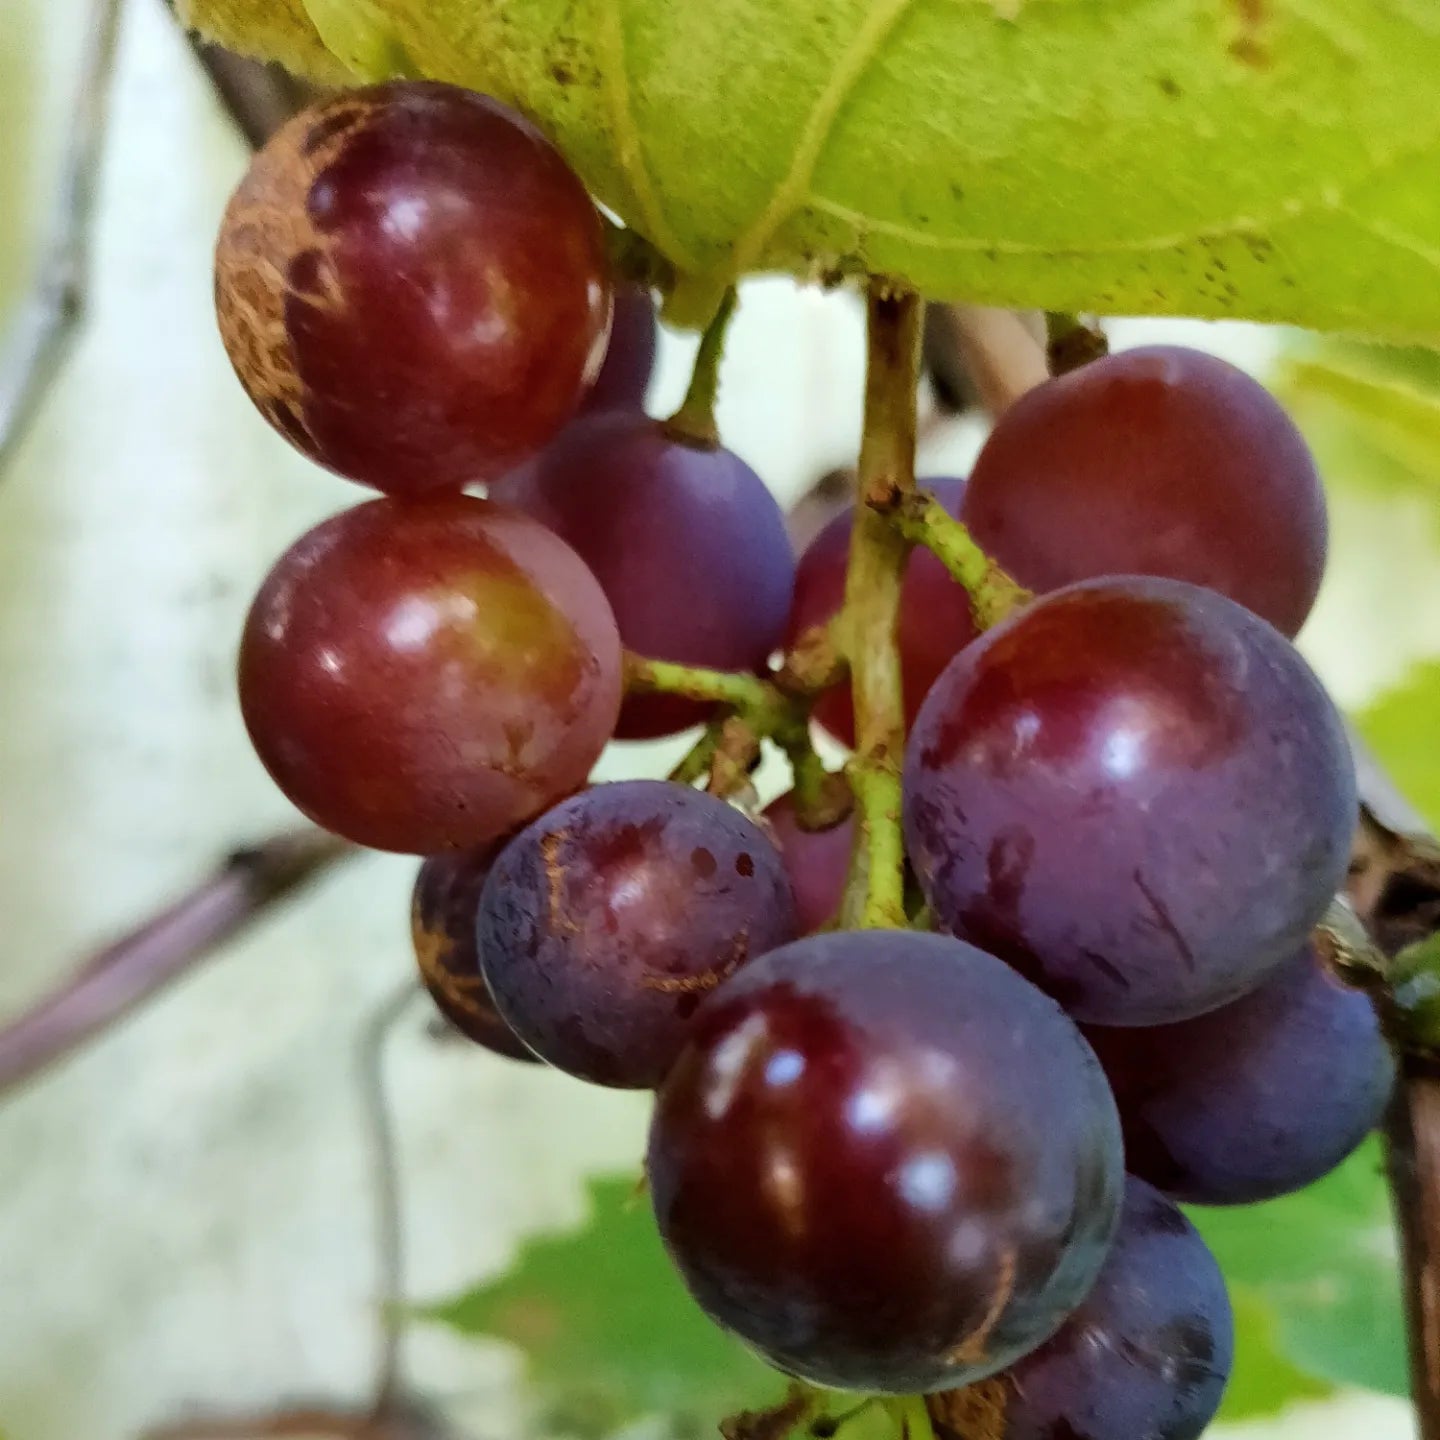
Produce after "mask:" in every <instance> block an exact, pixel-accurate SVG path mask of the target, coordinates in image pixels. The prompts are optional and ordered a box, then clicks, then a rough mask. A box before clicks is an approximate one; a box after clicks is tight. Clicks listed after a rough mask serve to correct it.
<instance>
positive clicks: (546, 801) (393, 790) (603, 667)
mask: <svg viewBox="0 0 1440 1440" xmlns="http://www.w3.org/2000/svg"><path fill="white" fill-rule="evenodd" d="M620 687H621V666H620V639H619V636H618V635H617V633H616V630H615V621H614V618H613V617H612V616H611V614H610V607H609V605H608V604H607V603H606V601H605V596H604V595H603V593H602V592H601V590H600V587H599V586H598V585H597V584H596V583H595V579H594V577H593V576H592V575H591V574H590V572H589V571H588V570H587V569H586V568H585V565H584V563H583V562H582V561H581V560H580V559H579V557H578V556H577V555H576V554H575V553H574V552H573V551H572V550H571V549H570V548H569V547H568V546H567V545H566V544H565V543H564V541H562V540H560V539H558V538H557V537H556V536H554V535H552V534H551V533H550V532H549V531H548V530H546V529H545V528H544V527H543V526H541V525H537V524H536V523H535V522H534V521H533V520H531V519H529V518H528V517H526V516H524V515H519V514H516V513H515V512H513V511H508V510H505V509H503V508H502V507H501V506H498V505H493V504H491V503H490V502H489V501H486V500H476V499H473V498H471V497H469V496H466V495H451V496H441V497H436V498H434V499H431V500H425V501H415V502H410V503H406V504H401V503H398V502H396V501H392V500H376V501H372V502H371V503H369V504H368V505H361V506H359V507H357V508H356V509H354V510H347V511H345V512H344V513H342V514H340V515H336V516H334V517H333V518H332V519H330V520H327V521H325V522H324V523H323V524H321V525H319V526H317V527H316V528H315V529H314V530H312V531H310V533H309V534H308V535H305V536H303V537H302V538H301V539H300V540H299V541H297V542H296V544H295V545H293V546H292V547H291V548H290V550H288V551H287V552H286V553H285V555H284V556H282V557H281V559H280V561H279V563H278V564H277V565H276V566H275V568H274V569H273V570H272V571H271V572H270V575H269V577H268V578H267V579H266V581H265V584H264V585H263V586H262V588H261V590H260V593H259V595H258V596H257V597H256V600H255V604H254V606H253V607H252V608H251V611H250V617H249V620H248V621H247V622H246V626H245V635H244V640H243V642H242V644H241V649H240V703H241V708H242V710H243V711H244V715H245V723H246V725H247V726H248V728H249V730H250V738H251V740H252V741H253V742H254V745H255V749H256V751H257V753H258V754H259V756H260V758H261V760H262V761H264V763H265V766H266V768H267V769H268V770H269V771H270V773H271V775H272V776H274V778H275V780H276V782H277V783H278V784H279V786H280V788H281V789H282V790H284V792H285V793H286V794H287V795H288V796H289V797H290V799H291V800H292V801H294V803H295V804H296V805H298V806H299V807H300V809H301V810H303V811H304V812H305V813H306V814H307V815H309V816H310V818H311V819H313V820H314V821H316V823H317V824H320V825H324V826H326V827H327V828H328V829H331V830H334V831H336V832H337V833H338V834H341V835H344V836H346V837H347V838H348V839H351V840H354V841H356V842H358V843H359V844H361V845H370V846H373V847H374V848H375V849H377V850H401V851H409V852H411V853H414V854H420V855H431V854H437V853H439V852H440V851H443V850H454V849H465V848H468V847H471V846H476V845H482V844H484V843H486V842H487V841H490V840H494V839H496V838H498V837H499V836H501V835H505V834H508V833H509V832H510V831H512V830H514V829H515V828H516V827H517V826H518V825H521V824H523V823H524V822H525V821H526V820H528V819H530V818H531V817H532V816H533V815H535V814H537V813H538V812H539V811H541V810H543V809H544V808H545V807H546V806H547V805H550V804H552V803H553V802H554V801H556V800H557V799H559V798H560V797H561V796H563V795H567V794H569V793H570V792H571V791H573V790H575V789H577V788H578V787H579V786H580V785H582V784H583V783H584V782H585V779H586V777H587V775H588V774H589V771H590V767H591V766H592V765H593V764H594V763H595V760H596V759H597V758H598V756H599V754H600V751H601V750H602V749H603V748H604V745H605V743H606V741H607V740H608V739H609V738H610V732H611V730H612V728H613V727H614V723H615V717H616V715H617V713H618V711H619V707H620Z"/></svg>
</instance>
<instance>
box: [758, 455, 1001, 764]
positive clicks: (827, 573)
mask: <svg viewBox="0 0 1440 1440" xmlns="http://www.w3.org/2000/svg"><path fill="white" fill-rule="evenodd" d="M925 488H926V489H927V490H929V491H930V492H931V493H932V494H933V495H934V496H935V498H936V499H937V500H939V501H940V503H941V504H942V505H943V506H944V507H945V508H946V509H947V510H948V511H949V512H950V513H951V514H952V515H954V514H956V513H957V512H958V511H959V509H960V501H961V497H962V496H963V495H964V493H965V482H964V481H963V480H927V481H925ZM854 526H855V511H854V507H853V506H852V507H851V508H850V509H849V510H847V511H846V512H845V513H844V514H843V515H837V516H836V517H835V519H833V520H832V521H831V522H830V523H829V524H828V525H827V526H826V527H825V528H824V529H823V530H822V531H821V532H820V533H819V534H818V535H817V536H816V537H815V538H814V539H813V540H812V541H811V542H810V544H809V545H808V546H807V547H806V549H805V553H804V554H803V555H802V556H801V557H800V565H799V568H798V569H797V570H796V572H795V603H794V605H793V606H792V607H791V611H790V623H789V627H788V629H787V631H786V640H785V643H786V644H787V646H788V645H793V644H794V643H795V642H796V641H797V640H799V639H800V637H801V636H802V635H804V633H805V632H806V631H807V630H809V629H810V628H811V627H812V626H814V625H824V624H827V623H828V622H829V621H831V620H833V619H834V618H835V616H836V615H838V614H839V613H840V608H841V606H842V605H844V603H845V570H846V566H847V564H848V563H849V559H850V533H851V531H852V530H853V529H854ZM977 634H979V631H978V630H977V629H976V628H975V616H974V613H973V611H972V610H971V608H970V597H969V595H968V594H966V592H965V589H964V587H963V586H961V585H960V584H959V583H958V582H957V581H956V580H955V579H954V578H953V577H952V576H951V574H950V572H949V571H948V570H947V569H946V568H945V567H944V565H942V564H941V563H940V561H939V560H937V559H936V558H935V556H934V555H932V554H931V553H930V552H929V551H928V550H923V549H917V550H915V551H914V552H912V554H911V556H910V558H909V560H908V561H907V562H906V566H905V580H904V586H903V589H902V590H901V592H900V623H899V626H898V629H897V631H896V636H895V640H896V644H898V645H899V647H900V669H901V678H902V681H903V684H904V689H905V719H906V723H907V724H913V723H914V720H915V716H916V715H917V714H918V713H919V711H920V705H921V703H922V702H923V701H924V699H925V696H926V695H927V694H928V693H929V690H930V687H931V686H932V685H933V684H934V683H935V681H936V680H937V679H938V678H939V677H940V673H941V671H943V670H944V669H945V667H946V666H947V665H948V664H949V663H950V661H951V660H952V659H953V658H954V656H955V653H956V652H957V651H958V650H960V649H961V648H963V647H964V646H966V645H968V644H969V643H970V642H971V641H972V640H973V639H974V638H975V636H976V635H977ZM815 718H816V719H817V720H818V721H819V722H820V724H822V725H823V726H824V727H825V728H826V729H827V730H828V731H829V732H830V733H831V734H832V735H833V736H835V738H836V739H837V740H839V741H841V742H842V743H844V744H846V745H853V744H854V743H855V715H854V708H853V701H852V700H851V696H850V686H849V684H848V683H845V684H841V685H837V686H836V687H835V688H834V689H833V690H828V691H826V692H825V694H824V695H822V696H821V697H820V700H819V702H818V703H817V704H816V706H815Z"/></svg>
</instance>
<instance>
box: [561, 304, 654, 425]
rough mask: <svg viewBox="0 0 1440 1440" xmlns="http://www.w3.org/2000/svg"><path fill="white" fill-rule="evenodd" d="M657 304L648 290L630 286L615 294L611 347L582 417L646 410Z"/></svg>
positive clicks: (583, 408) (652, 360)
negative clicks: (615, 411)
mask: <svg viewBox="0 0 1440 1440" xmlns="http://www.w3.org/2000/svg"><path fill="white" fill-rule="evenodd" d="M657 328H658V327H657V325H656V322H655V302H654V300H652V299H651V298H650V292H649V291H648V290H641V289H640V288H638V287H637V286H634V285H627V286H626V287H625V288H624V289H622V290H618V291H617V292H616V294H615V321H614V323H613V324H612V325H611V327H610V346H609V348H608V349H607V350H606V351H605V363H604V365H602V366H601V367H600V374H599V375H598V376H596V379H595V384H594V385H593V386H592V387H591V390H590V393H589V395H587V396H586V397H585V403H584V404H583V405H582V406H581V407H580V408H581V411H582V413H584V414H592V413H594V412H596V411H600V410H643V409H644V408H645V392H646V391H647V390H648V389H649V388H650V376H651V375H652V374H653V373H654V370H655V348H656V340H657V338H658V337H657V334H656V331H657Z"/></svg>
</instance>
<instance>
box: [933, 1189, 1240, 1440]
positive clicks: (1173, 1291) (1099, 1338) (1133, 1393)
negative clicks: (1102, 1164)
mask: <svg viewBox="0 0 1440 1440" xmlns="http://www.w3.org/2000/svg"><path fill="white" fill-rule="evenodd" d="M1234 1329H1235V1326H1234V1318H1233V1316H1232V1315H1231V1311H1230V1297H1229V1295H1228V1294H1227V1293H1226V1290H1225V1280H1224V1277H1223V1276H1222V1275H1221V1273H1220V1267H1219V1266H1218V1265H1217V1264H1216V1263H1215V1257H1214V1256H1213V1255H1212V1254H1211V1253H1210V1251H1209V1248H1208V1247H1207V1246H1206V1244H1205V1242H1204V1240H1202V1239H1201V1238H1200V1234H1199V1232H1198V1231H1197V1230H1196V1229H1195V1227H1194V1226H1193V1225H1191V1223H1190V1222H1189V1221H1188V1220H1187V1219H1186V1218H1185V1217H1184V1215H1182V1214H1181V1213H1180V1211H1179V1210H1177V1209H1176V1208H1175V1206H1174V1205H1172V1204H1171V1203H1170V1201H1168V1200H1166V1199H1165V1197H1164V1196H1163V1195H1157V1194H1156V1193H1155V1191H1153V1190H1152V1189H1151V1188H1150V1187H1149V1186H1148V1185H1146V1184H1145V1183H1144V1182H1143V1181H1141V1180H1136V1179H1134V1178H1133V1177H1131V1178H1128V1179H1127V1180H1126V1182H1125V1206H1124V1210H1123V1211H1122V1213H1121V1219H1120V1228H1119V1230H1118V1231H1116V1234H1115V1243H1114V1244H1113V1245H1112V1246H1111V1247H1110V1253H1109V1255H1108V1256H1107V1257H1106V1260H1105V1265H1104V1268H1103V1269H1102V1270H1101V1271H1100V1278H1099V1279H1098V1280H1097V1281H1096V1282H1095V1288H1094V1289H1093V1290H1091V1292H1090V1294H1089V1295H1088V1296H1087V1297H1086V1298H1085V1300H1084V1301H1083V1302H1082V1303H1081V1305H1080V1308H1079V1309H1078V1310H1076V1311H1075V1313H1074V1314H1073V1315H1071V1316H1070V1318H1069V1319H1068V1320H1066V1322H1065V1323H1064V1324H1063V1325H1062V1326H1061V1327H1060V1329H1059V1330H1058V1331H1057V1332H1056V1333H1055V1335H1054V1336H1052V1337H1051V1338H1050V1339H1049V1340H1047V1341H1046V1342H1045V1344H1044V1345H1042V1346H1041V1347H1040V1348H1039V1349H1038V1350H1035V1351H1033V1352H1032V1353H1031V1354H1029V1355H1027V1356H1025V1358H1024V1359H1023V1360H1020V1361H1019V1362H1018V1363H1017V1364H1015V1365H1014V1366H1012V1367H1011V1368H1010V1369H1009V1370H1007V1371H1005V1373H1004V1374H1002V1375H997V1376H995V1377H994V1378H993V1379H990V1380H987V1381H983V1382H982V1383H981V1384H980V1385H979V1386H977V1387H975V1389H974V1390H971V1391H962V1392H960V1393H959V1394H956V1395H941V1396H936V1397H935V1400H934V1402H932V1403H933V1406H934V1409H935V1410H936V1412H937V1417H936V1418H937V1421H938V1423H937V1426H936V1431H937V1434H938V1435H939V1437H940V1440H971V1437H978V1436H982V1435H983V1436H984V1437H985V1440H1197V1437H1198V1436H1199V1435H1200V1434H1201V1432H1202V1431H1203V1430H1204V1429H1205V1427H1206V1426H1207V1425H1208V1424H1209V1423H1210V1421H1211V1419H1212V1418H1213V1417H1214V1415H1215V1412H1216V1410H1217V1409H1219V1406H1220V1398H1221V1396H1222V1395H1223V1394H1224V1391H1225V1382H1226V1380H1227V1379H1228V1378H1229V1375H1230V1366H1231V1362H1232V1360H1233V1358H1234V1344H1235V1335H1234ZM967 1421H968V1422H969V1423H967Z"/></svg>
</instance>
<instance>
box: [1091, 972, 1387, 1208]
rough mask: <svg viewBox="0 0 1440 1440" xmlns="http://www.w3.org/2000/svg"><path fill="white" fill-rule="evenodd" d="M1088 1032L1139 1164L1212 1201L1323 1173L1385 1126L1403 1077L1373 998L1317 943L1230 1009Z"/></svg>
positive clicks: (1260, 1196)
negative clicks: (1335, 968)
mask: <svg viewBox="0 0 1440 1440" xmlns="http://www.w3.org/2000/svg"><path fill="white" fill-rule="evenodd" d="M1086 1035H1087V1038H1088V1039H1089V1040H1090V1043H1091V1044H1092V1045H1093V1046H1094V1047H1095V1051H1096V1053H1097V1054H1098V1055H1099V1057H1100V1063H1101V1064H1102V1065H1103V1066H1104V1067H1105V1073H1106V1074H1107V1075H1108V1076H1109V1079H1110V1084H1111V1087H1112V1088H1113V1089H1114V1091H1115V1099H1116V1103H1117V1104H1118V1105H1119V1108H1120V1119H1121V1123H1122V1125H1123V1126H1124V1130H1125V1156H1126V1163H1127V1166H1128V1168H1129V1169H1130V1170H1132V1171H1134V1172H1135V1174H1137V1175H1140V1176H1143V1177H1144V1178H1145V1179H1146V1180H1148V1181H1149V1182H1150V1183H1151V1184H1152V1185H1154V1186H1156V1187H1157V1188H1159V1189H1161V1190H1163V1191H1165V1192H1166V1194H1169V1195H1174V1196H1175V1197H1176V1198H1177V1199H1180V1200H1186V1201H1189V1202H1190V1203H1192V1204H1198V1205H1248V1204H1251V1203H1253V1202H1255V1201H1257V1200H1272V1199H1274V1198H1275V1197H1276V1196H1279V1195H1286V1194H1289V1193H1290V1192H1291V1191H1293V1190H1300V1189H1303V1188H1304V1187H1305V1186H1306V1185H1310V1184H1312V1183H1313V1182H1314V1181H1316V1180H1318V1179H1320V1177H1321V1176H1322V1175H1326V1174H1328V1173H1329V1172H1330V1171H1331V1170H1333V1169H1334V1168H1335V1166H1337V1165H1338V1164H1339V1163H1340V1162H1341V1161H1342V1160H1343V1159H1344V1158H1345V1157H1346V1156H1347V1155H1349V1154H1350V1152H1351V1151H1352V1150H1354V1149H1355V1147H1356V1146H1357V1145H1358V1144H1359V1143H1360V1142H1361V1141H1362V1140H1363V1139H1364V1138H1365V1136H1366V1135H1367V1134H1369V1133H1370V1131H1371V1130H1372V1129H1374V1127H1375V1126H1376V1125H1377V1124H1378V1123H1379V1120H1380V1117H1381V1115H1382V1114H1383V1113H1384V1110H1385V1105H1386V1102H1387V1101H1388V1100H1389V1098H1390V1092H1391V1091H1392V1089H1393V1088H1394V1085H1395V1060H1394V1057H1393V1055H1392V1054H1391V1051H1390V1047H1389V1045H1388V1044H1387V1043H1386V1041H1385V1036H1384V1034H1383V1033H1382V1032H1381V1029H1380V1023H1379V1020H1378V1018H1377V1016H1376V1014H1375V1007H1374V1005H1373V1004H1372V1003H1371V1001H1370V998H1369V996H1367V995H1364V994H1362V993H1361V992H1359V991H1358V990H1351V989H1347V988H1346V987H1345V986H1344V985H1341V984H1340V982H1339V981H1338V980H1336V979H1335V978H1334V976H1333V975H1331V973H1330V972H1329V970H1328V969H1327V967H1326V966H1325V965H1324V963H1323V962H1322V961H1321V960H1320V958H1319V956H1318V955H1317V954H1316V953H1315V951H1314V948H1313V947H1312V946H1309V945H1307V946H1306V947H1305V949H1304V950H1302V951H1301V953H1300V954H1299V955H1297V956H1295V957H1294V958H1293V959H1291V960H1290V961H1288V962H1287V963H1286V964H1285V965H1284V966H1283V967H1282V968H1281V969H1280V970H1279V971H1278V972H1277V973H1276V974H1275V975H1274V976H1273V977H1272V978H1271V979H1270V980H1268V981H1267V982H1266V983H1265V984H1264V985H1262V986H1261V987H1260V988H1259V989H1258V990H1255V991H1252V992H1251V993H1250V994H1249V995H1246V996H1244V997H1243V998H1242V999H1239V1000H1236V1001H1235V1002H1234V1003H1233V1004H1231V1005H1226V1006H1225V1007H1224V1008H1223V1009H1220V1010H1215V1011H1212V1012H1211V1013H1210V1014H1208V1015H1201V1016H1200V1017H1199V1018H1198V1019H1195V1020H1186V1021H1183V1022H1181V1023H1180V1024H1178V1025H1160V1026H1156V1027H1155V1028H1153V1029H1125V1030H1114V1029H1103V1028H1101V1027H1100V1026H1094V1027H1092V1028H1091V1029H1089V1030H1088V1031H1087V1032H1086Z"/></svg>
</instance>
